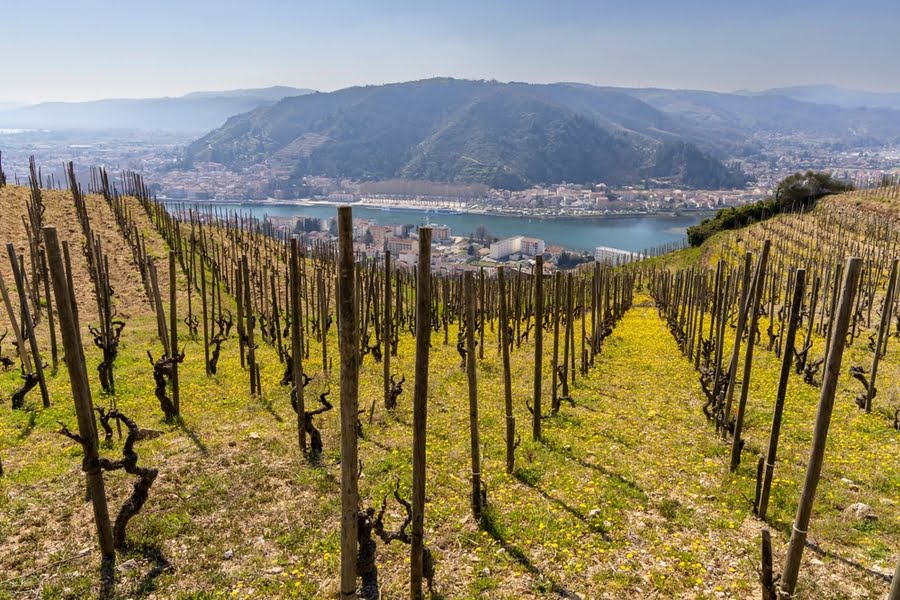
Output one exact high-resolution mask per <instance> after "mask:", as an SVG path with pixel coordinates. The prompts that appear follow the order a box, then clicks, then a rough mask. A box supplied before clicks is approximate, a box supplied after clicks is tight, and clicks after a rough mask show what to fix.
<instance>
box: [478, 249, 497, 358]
mask: <svg viewBox="0 0 900 600" xmlns="http://www.w3.org/2000/svg"><path fill="white" fill-rule="evenodd" d="M478 297H479V298H480V300H479V302H478V310H479V311H480V312H481V329H480V330H479V331H478V338H479V339H478V360H484V325H485V320H486V319H487V309H486V308H485V305H484V267H481V268H480V269H479V271H478ZM492 322H493V321H492Z"/></svg>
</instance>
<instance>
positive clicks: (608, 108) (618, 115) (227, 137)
mask: <svg viewBox="0 0 900 600" xmlns="http://www.w3.org/2000/svg"><path fill="white" fill-rule="evenodd" d="M2 128H37V129H133V130H143V131H147V132H151V131H157V132H163V131H165V132H172V131H177V132H182V133H188V134H193V135H194V136H200V135H202V137H200V138H199V139H197V140H196V141H195V142H193V143H192V144H190V145H189V146H188V147H187V148H186V150H185V153H184V158H185V160H184V166H186V167H189V166H190V165H191V164H192V163H193V162H196V161H215V162H221V163H223V164H225V165H227V166H229V167H231V168H234V169H238V170H239V169H242V168H246V167H250V166H254V165H259V164H264V165H266V166H267V167H270V168H274V169H277V170H278V171H279V172H280V173H281V174H287V175H289V176H290V177H291V178H292V179H297V180H299V179H300V178H302V177H303V176H305V175H326V176H332V177H347V178H352V179H359V180H381V179H391V178H397V177H400V178H407V179H423V180H433V181H449V182H459V183H473V182H474V183H486V184H488V185H492V186H495V187H503V188H521V187H524V186H527V185H531V184H535V183H557V182H561V181H569V182H597V181H603V182H606V183H610V184H616V185H619V184H630V183H638V182H640V181H641V180H644V179H647V178H655V179H668V180H669V181H671V182H672V183H675V184H678V185H685V186H693V187H704V188H717V187H732V186H740V185H743V184H744V183H745V182H746V177H745V176H744V175H743V174H742V173H741V172H740V170H739V169H737V168H736V167H735V166H734V163H733V161H734V160H735V159H744V158H752V157H754V156H756V155H759V154H761V153H762V152H763V151H765V152H771V151H772V148H773V147H777V146H776V145H775V144H796V145H827V146H828V147H829V148H831V149H832V150H835V149H838V150H839V149H850V148H860V147H865V148H871V147H881V146H884V145H886V144H897V143H900V94H889V93H873V92H865V91H858V90H848V89H844V88H838V87H835V86H827V85H822V86H800V87H791V88H779V89H771V90H765V91H762V92H747V91H739V92H735V93H718V92H708V91H701V90H669V89H655V88H612V87H598V86H592V85H586V84H579V83H557V84H527V83H500V82H496V81H471V80H457V79H447V78H436V79H429V80H423V81H412V82H406V83H396V84H388V85H378V86H362V87H351V88H346V89H343V90H338V91H335V92H329V93H322V92H313V91H312V90H306V89H299V88H292V87H284V86H276V87H270V88H263V89H245V90H228V91H212V92H195V93H191V94H187V95H185V96H181V97H177V98H150V99H135V100H97V101H91V102H48V103H42V104H37V105H31V106H18V107H14V108H10V107H6V108H3V107H2V106H0V129H2ZM203 134H205V135H203Z"/></svg>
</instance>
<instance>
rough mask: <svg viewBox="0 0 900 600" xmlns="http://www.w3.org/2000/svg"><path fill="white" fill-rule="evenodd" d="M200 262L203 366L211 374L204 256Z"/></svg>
mask: <svg viewBox="0 0 900 600" xmlns="http://www.w3.org/2000/svg"><path fill="white" fill-rule="evenodd" d="M198 262H199V263H200V275H199V277H200V296H201V299H202V302H201V305H202V307H203V366H204V368H205V369H206V375H207V376H209V375H212V373H210V371H209V309H208V308H207V299H206V266H205V265H204V263H203V257H202V256H201V257H200V260H199V261H198ZM196 276H197V275H196V272H195V277H196ZM213 314H215V296H213Z"/></svg>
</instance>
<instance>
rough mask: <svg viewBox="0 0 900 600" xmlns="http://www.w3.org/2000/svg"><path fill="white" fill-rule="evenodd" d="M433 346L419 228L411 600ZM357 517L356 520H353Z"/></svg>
mask: <svg viewBox="0 0 900 600" xmlns="http://www.w3.org/2000/svg"><path fill="white" fill-rule="evenodd" d="M430 346H431V227H420V228H419V266H418V276H417V279H416V382H415V388H414V390H413V456H412V469H413V473H412V541H411V544H410V550H409V552H410V557H409V563H410V564H409V569H410V576H409V591H410V598H411V600H420V598H422V577H423V561H424V549H425V539H424V538H425V531H424V526H425V434H426V421H427V418H428V349H429V347H430ZM355 518H356V517H355V516H354V519H355Z"/></svg>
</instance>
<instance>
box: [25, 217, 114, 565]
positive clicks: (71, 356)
mask: <svg viewBox="0 0 900 600" xmlns="http://www.w3.org/2000/svg"><path fill="white" fill-rule="evenodd" d="M43 233H44V245H45V246H46V248H47V258H48V260H49V263H50V273H51V275H52V278H53V293H54V295H55V296H56V307H57V311H58V314H59V327H60V331H61V333H62V339H63V348H64V351H65V353H64V359H65V361H66V369H67V370H68V372H69V382H70V384H71V386H72V397H73V399H74V400H75V414H76V415H77V418H78V434H79V435H80V436H81V438H82V440H83V441H82V443H81V447H82V448H83V449H84V455H85V456H84V462H83V463H82V469H83V470H84V473H85V477H86V478H87V485H88V489H89V490H90V496H91V503H92V504H93V508H94V523H95V524H96V526H97V537H98V539H99V542H100V553H101V555H102V557H103V563H104V568H105V569H107V570H108V572H109V573H111V571H112V565H113V564H114V562H115V559H116V554H115V549H114V547H113V532H112V524H111V523H110V521H109V507H108V506H107V503H106V490H105V488H104V485H103V474H102V471H101V469H100V462H99V461H100V456H99V453H98V448H99V443H98V440H97V426H96V424H95V423H94V406H93V403H92V401H91V388H90V385H89V384H88V378H87V366H86V364H85V360H84V348H83V347H82V345H81V334H80V332H79V331H78V328H77V327H76V326H75V317H74V313H73V310H72V303H71V297H72V296H71V293H70V290H69V289H68V284H67V282H66V271H65V268H64V267H63V261H62V257H61V256H60V250H59V239H58V237H57V234H56V228H55V227H44V229H43ZM110 576H111V575H110Z"/></svg>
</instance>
